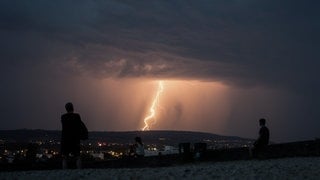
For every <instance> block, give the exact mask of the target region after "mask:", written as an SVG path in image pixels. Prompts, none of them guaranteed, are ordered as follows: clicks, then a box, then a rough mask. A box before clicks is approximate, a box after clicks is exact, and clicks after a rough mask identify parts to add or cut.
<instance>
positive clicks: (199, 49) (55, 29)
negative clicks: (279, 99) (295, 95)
mask: <svg viewBox="0 0 320 180" xmlns="http://www.w3.org/2000/svg"><path fill="white" fill-rule="evenodd" d="M317 5H318V3H317V2H315V1H307V2H299V1H281V2H277V1H274V2H270V1H265V2H256V1H241V2H240V1H228V2H220V1H197V2H196V1H138V2H137V1H54V2H53V1H30V2H29V1H28V2H20V1H3V2H2V6H1V26H0V27H1V34H2V38H3V39H4V40H3V41H2V42H1V47H2V48H1V49H2V51H3V53H4V58H5V59H8V60H9V59H10V62H11V63H12V62H14V61H18V62H17V63H20V62H21V61H22V60H23V59H24V60H25V59H28V60H29V61H35V63H41V62H43V61H48V60H51V61H60V62H59V63H61V64H59V63H57V64H58V65H57V66H63V65H66V64H67V63H68V62H69V65H70V63H71V64H73V65H77V66H74V67H72V68H75V69H76V72H79V71H80V72H82V73H84V72H86V73H90V74H91V75H94V76H100V77H109V76H113V77H114V76H117V77H132V76H133V77H134V76H138V77H139V76H147V77H179V78H183V77H185V78H200V79H201V78H203V79H212V78H217V79H219V80H224V81H227V82H228V83H238V84H243V83H245V84H265V83H267V84H269V85H270V84H271V85H276V86H279V85H282V84H285V86H290V87H294V88H298V87H300V86H301V83H302V84H304V85H305V86H309V85H312V86H313V85H317V84H316V82H315V81H313V80H312V79H313V78H314V77H315V75H316V72H317V69H316V67H317V66H316V64H315V63H318V62H317V59H318V58H319V56H320V55H319V53H318V51H317V50H318V49H319V46H320V43H319V41H320V35H319V33H318V32H319V30H320V25H319V24H320V23H319V22H318V18H319V13H318V12H317ZM19 56H20V57H19ZM8 60H7V63H9V62H8ZM78 68H81V69H78ZM296 83H297V84H296Z"/></svg>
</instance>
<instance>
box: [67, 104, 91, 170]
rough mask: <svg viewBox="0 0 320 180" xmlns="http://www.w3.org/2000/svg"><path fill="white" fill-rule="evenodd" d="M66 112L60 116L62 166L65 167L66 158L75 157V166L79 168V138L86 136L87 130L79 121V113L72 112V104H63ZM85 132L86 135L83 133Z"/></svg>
mask: <svg viewBox="0 0 320 180" xmlns="http://www.w3.org/2000/svg"><path fill="white" fill-rule="evenodd" d="M65 108H66V110H67V113H65V114H63V115H62V116H61V123H62V134H61V153H62V159H63V160H62V168H63V169H66V168H67V167H68V166H67V159H68V158H70V157H73V158H75V159H76V165H77V168H79V169H80V168H81V166H82V164H81V159H80V140H81V139H87V138H88V130H87V128H86V127H85V125H84V124H83V122H82V121H81V118H80V115H79V114H77V113H74V112H73V111H74V109H73V104H72V103H70V102H69V103H67V104H66V105H65ZM85 133H86V137H83V134H85Z"/></svg>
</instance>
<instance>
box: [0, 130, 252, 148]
mask: <svg viewBox="0 0 320 180" xmlns="http://www.w3.org/2000/svg"><path fill="white" fill-rule="evenodd" d="M60 135H61V131H53V130H28V129H20V130H0V139H2V140H6V141H12V142H30V141H35V140H55V141H59V140H60ZM136 136H140V137H141V138H142V140H143V142H144V143H148V144H153V143H156V144H159V143H161V142H165V144H166V145H177V143H181V142H190V143H196V142H209V143H214V141H224V140H225V141H238V142H242V141H243V142H245V141H246V142H247V141H252V139H245V138H240V137H234V136H221V135H216V134H211V133H203V132H190V131H126V132H101V131H93V132H89V140H88V141H94V142H96V141H103V142H107V143H121V144H127V143H133V142H134V138H135V137H136Z"/></svg>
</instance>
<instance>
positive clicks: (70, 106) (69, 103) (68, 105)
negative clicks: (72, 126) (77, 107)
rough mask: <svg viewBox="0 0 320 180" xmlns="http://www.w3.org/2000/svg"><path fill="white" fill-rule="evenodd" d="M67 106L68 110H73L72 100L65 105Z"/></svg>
mask: <svg viewBox="0 0 320 180" xmlns="http://www.w3.org/2000/svg"><path fill="white" fill-rule="evenodd" d="M65 108H66V110H67V112H69V113H70V112H73V104H72V103H71V102H68V103H67V104H66V105H65Z"/></svg>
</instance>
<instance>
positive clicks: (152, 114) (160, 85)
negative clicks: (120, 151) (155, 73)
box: [142, 81, 163, 131]
mask: <svg viewBox="0 0 320 180" xmlns="http://www.w3.org/2000/svg"><path fill="white" fill-rule="evenodd" d="M162 92H163V82H162V81H159V82H158V89H157V93H156V95H155V96H154V98H153V101H152V105H151V107H150V109H149V114H148V115H147V116H146V117H145V118H144V120H143V121H144V124H145V126H144V127H143V128H142V131H145V130H150V126H151V123H153V124H154V123H155V120H156V115H157V114H156V110H157V108H158V106H159V100H160V94H161V93H162Z"/></svg>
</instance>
